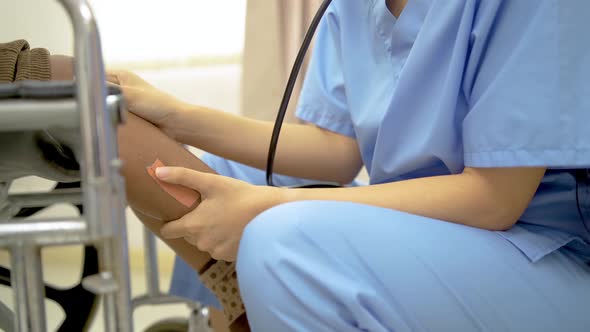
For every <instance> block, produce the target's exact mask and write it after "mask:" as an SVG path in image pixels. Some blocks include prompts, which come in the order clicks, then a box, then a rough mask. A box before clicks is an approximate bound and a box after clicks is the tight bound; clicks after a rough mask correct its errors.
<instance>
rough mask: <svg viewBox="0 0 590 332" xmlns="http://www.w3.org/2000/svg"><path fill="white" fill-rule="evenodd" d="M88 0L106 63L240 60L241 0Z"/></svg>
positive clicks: (156, 64)
mask: <svg viewBox="0 0 590 332" xmlns="http://www.w3.org/2000/svg"><path fill="white" fill-rule="evenodd" d="M91 5H92V7H93V9H94V12H95V15H96V17H97V20H98V25H99V29H100V33H101V39H102V43H103V45H102V46H103V53H104V57H105V62H106V63H107V64H108V65H109V66H111V67H119V66H120V67H125V68H128V69H134V68H135V69H139V68H144V69H145V68H156V67H157V68H162V67H168V66H192V65H195V64H197V65H198V64H213V63H239V61H240V58H241V53H242V49H243V43H244V26H245V18H246V0H167V1H156V0H91Z"/></svg>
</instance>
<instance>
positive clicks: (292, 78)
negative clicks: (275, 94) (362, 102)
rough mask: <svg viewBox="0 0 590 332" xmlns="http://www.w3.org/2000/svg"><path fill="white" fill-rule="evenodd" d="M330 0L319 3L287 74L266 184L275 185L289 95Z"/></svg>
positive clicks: (269, 150)
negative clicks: (280, 138) (280, 139)
mask: <svg viewBox="0 0 590 332" xmlns="http://www.w3.org/2000/svg"><path fill="white" fill-rule="evenodd" d="M331 2H332V0H324V2H323V3H322V4H321V5H320V8H319V9H318V11H317V13H316V14H315V16H314V18H313V20H312V22H311V24H310V25H309V28H308V29H307V33H306V34H305V38H304V39H303V43H302V44H301V48H300V49H299V52H298V53H297V58H296V59H295V63H294V64H293V68H292V69H291V74H290V76H289V80H288V81H287V86H286V87H285V92H284V94H283V99H282V101H281V105H280V107H279V111H278V113H277V118H276V120H275V125H274V128H273V132H272V136H271V140H270V145H269V148H268V159H267V161H266V184H267V185H269V186H273V187H274V186H275V185H274V183H273V181H272V174H273V167H274V160H275V155H276V150H277V143H278V142H279V135H280V133H281V127H282V125H283V121H284V120H285V114H286V113H287V108H288V106H289V101H290V100H291V95H292V94H293V88H294V87H295V82H296V81H297V76H298V75H299V72H300V71H301V66H302V64H303V60H304V59H305V54H306V53H307V50H308V49H309V45H310V44H311V41H312V39H313V36H314V34H315V31H316V30H317V28H318V25H319V24H320V21H321V19H322V17H323V16H324V14H325V13H326V10H327V9H328V6H329V5H330V3H331ZM326 186H328V187H333V186H337V185H334V184H316V185H311V186H308V187H326Z"/></svg>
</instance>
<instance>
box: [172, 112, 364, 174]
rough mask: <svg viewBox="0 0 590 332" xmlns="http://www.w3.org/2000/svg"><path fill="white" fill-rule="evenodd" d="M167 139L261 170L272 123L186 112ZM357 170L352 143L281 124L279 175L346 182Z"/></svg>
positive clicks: (318, 130) (308, 128)
mask: <svg viewBox="0 0 590 332" xmlns="http://www.w3.org/2000/svg"><path fill="white" fill-rule="evenodd" d="M169 123H170V124H171V128H168V129H169V130H171V131H172V132H173V136H174V137H175V138H176V139H177V140H178V141H180V142H183V143H186V144H189V145H193V146H196V147H199V148H201V149H203V150H206V151H209V152H211V153H213V154H216V155H219V156H222V157H224V158H226V159H231V160H235V161H238V162H241V163H243V164H246V165H249V166H252V167H255V168H258V169H265V167H266V160H267V153H268V146H269V143H270V138H271V133H272V129H273V124H272V123H270V122H264V121H257V120H253V119H248V118H245V117H240V116H236V115H232V114H228V113H224V112H219V111H215V110H208V109H202V108H199V109H198V111H195V110H194V109H192V110H191V109H186V110H183V111H181V112H179V113H177V115H176V118H175V119H173V120H172V121H169ZM361 166H362V161H361V157H360V153H359V150H358V146H357V144H356V141H355V140H354V139H352V138H349V137H346V136H343V135H339V134H336V133H333V132H330V131H327V130H324V129H321V128H318V127H316V126H312V125H301V124H284V125H283V130H282V132H281V137H280V140H279V144H278V149H277V155H276V158H275V169H274V170H275V171H276V172H277V173H280V174H285V175H290V176H295V177H301V178H308V179H316V180H323V181H334V182H338V183H343V184H345V183H349V182H350V181H352V179H354V177H355V176H356V174H357V173H358V171H359V170H360V168H361Z"/></svg>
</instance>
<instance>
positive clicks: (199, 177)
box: [156, 167, 215, 196]
mask: <svg viewBox="0 0 590 332" xmlns="http://www.w3.org/2000/svg"><path fill="white" fill-rule="evenodd" d="M156 176H157V177H158V179H160V180H162V181H164V182H168V183H172V184H178V185H181V186H185V187H188V188H191V189H194V190H196V191H198V192H199V193H201V195H203V196H204V195H206V193H209V192H210V191H212V190H214V185H215V175H213V174H209V173H203V172H197V171H194V170H192V169H188V168H184V167H158V168H157V169H156Z"/></svg>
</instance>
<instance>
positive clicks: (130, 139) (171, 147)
mask: <svg viewBox="0 0 590 332" xmlns="http://www.w3.org/2000/svg"><path fill="white" fill-rule="evenodd" d="M51 64H52V67H51V69H52V71H51V72H52V75H54V76H53V77H52V78H56V79H59V80H68V79H72V77H73V75H72V60H71V58H69V57H63V56H52V57H51ZM118 143H119V155H120V158H121V159H122V160H123V169H122V174H123V176H124V177H125V184H126V189H127V200H128V203H129V206H130V207H131V208H132V209H133V210H134V212H135V213H136V215H137V216H138V218H139V219H140V220H141V221H142V222H143V224H144V225H145V226H146V227H147V228H148V229H150V230H151V231H152V232H154V233H155V234H156V235H159V234H160V228H161V227H162V226H163V225H164V224H165V222H166V221H170V220H174V219H178V218H180V217H182V216H183V215H185V214H186V213H188V212H189V211H191V210H192V209H194V208H195V206H196V205H198V203H197V204H195V206H192V207H190V208H189V207H186V206H184V205H183V204H181V203H179V202H178V201H177V200H176V199H175V198H173V197H172V196H170V195H169V194H168V193H166V192H165V191H164V190H162V188H160V186H159V185H158V184H157V183H156V182H155V181H154V180H153V179H152V178H151V177H150V176H149V174H148V173H147V171H146V167H147V166H149V165H151V164H153V162H154V161H155V160H156V159H159V160H161V161H162V162H163V163H164V164H165V165H168V166H182V167H187V168H191V169H194V170H198V171H202V172H214V171H213V170H212V169H211V168H209V167H208V166H207V165H206V164H204V163H203V162H202V161H200V160H199V159H198V158H197V157H195V156H194V155H193V154H192V153H190V152H189V151H187V150H186V149H184V148H183V147H182V146H181V145H180V144H178V143H177V142H175V141H174V140H172V139H171V138H169V137H168V136H166V135H165V134H164V133H163V132H162V131H160V130H159V129H158V128H157V127H155V126H154V125H152V124H151V123H149V122H147V121H145V120H144V119H142V118H140V117H138V116H136V115H134V114H129V116H128V118H127V122H126V123H125V124H124V125H122V126H120V127H119V129H118ZM164 241H165V242H166V243H167V244H168V245H169V246H170V247H171V248H172V249H173V250H174V252H175V253H176V254H178V255H179V256H180V257H181V258H183V259H184V261H186V262H187V263H188V264H189V265H191V266H192V267H193V268H194V269H195V270H196V271H198V272H202V271H203V270H204V269H205V268H206V267H208V266H209V265H210V264H211V263H212V262H214V260H213V259H212V258H211V256H209V254H207V253H204V252H201V251H199V250H198V249H197V248H196V247H195V246H193V245H191V244H189V243H188V242H186V241H184V240H183V239H176V240H164ZM212 317H217V319H216V322H214V325H215V326H217V327H216V331H218V330H219V328H218V327H219V326H221V325H223V322H220V321H219V317H220V315H219V314H218V313H215V314H214V315H212ZM225 325H227V323H225ZM231 331H249V327H248V323H247V320H246V315H245V314H243V315H242V316H241V317H240V318H238V319H237V320H236V321H235V322H234V323H233V324H232V326H231Z"/></svg>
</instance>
